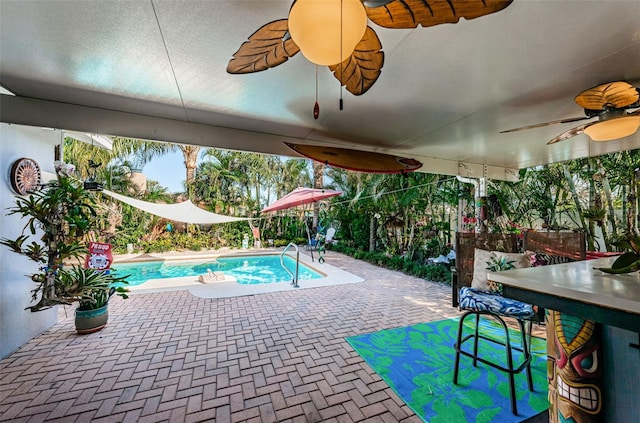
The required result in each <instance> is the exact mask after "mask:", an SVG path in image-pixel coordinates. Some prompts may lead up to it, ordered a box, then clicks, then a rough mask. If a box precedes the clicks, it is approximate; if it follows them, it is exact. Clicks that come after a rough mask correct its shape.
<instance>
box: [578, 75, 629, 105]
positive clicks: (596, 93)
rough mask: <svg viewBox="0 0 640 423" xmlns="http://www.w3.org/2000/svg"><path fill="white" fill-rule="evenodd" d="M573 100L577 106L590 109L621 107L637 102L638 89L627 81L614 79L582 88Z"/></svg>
mask: <svg viewBox="0 0 640 423" xmlns="http://www.w3.org/2000/svg"><path fill="white" fill-rule="evenodd" d="M574 100H575V102H576V104H577V105H578V106H580V107H583V108H585V109H590V110H604V109H605V108H606V107H614V108H616V109H621V108H623V107H627V106H630V105H632V104H634V103H636V102H638V100H640V91H638V89H637V88H636V87H634V86H633V85H631V84H629V83H628V82H624V81H615V82H609V83H607V84H602V85H598V86H597V87H593V88H589V89H588V90H584V91H583V92H581V93H580V94H578V95H577V96H576V98H575V99H574Z"/></svg>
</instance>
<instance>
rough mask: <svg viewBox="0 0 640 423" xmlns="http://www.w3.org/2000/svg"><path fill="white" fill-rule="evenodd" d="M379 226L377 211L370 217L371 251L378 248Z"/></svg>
mask: <svg viewBox="0 0 640 423" xmlns="http://www.w3.org/2000/svg"><path fill="white" fill-rule="evenodd" d="M377 227H378V219H377V218H376V215H375V213H374V214H373V216H371V219H369V251H371V252H373V251H375V250H376V229H377Z"/></svg>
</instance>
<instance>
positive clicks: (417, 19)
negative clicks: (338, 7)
mask: <svg viewBox="0 0 640 423" xmlns="http://www.w3.org/2000/svg"><path fill="white" fill-rule="evenodd" d="M512 1H513V0H434V1H424V0H364V1H363V3H364V6H365V10H366V11H367V16H368V17H369V19H371V21H373V22H375V23H376V24H378V25H380V26H383V27H385V28H415V27H417V26H418V25H422V26H423V27H429V26H434V25H439V24H443V23H457V22H458V21H459V20H460V18H465V19H467V20H469V19H475V18H479V17H480V16H484V15H489V14H491V13H495V12H499V11H500V10H502V9H504V8H506V7H507V6H509V5H510V4H511V2H512Z"/></svg>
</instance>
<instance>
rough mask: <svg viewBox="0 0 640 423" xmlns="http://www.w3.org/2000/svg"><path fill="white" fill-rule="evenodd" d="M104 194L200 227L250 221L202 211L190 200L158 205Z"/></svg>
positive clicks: (144, 209)
mask: <svg viewBox="0 0 640 423" xmlns="http://www.w3.org/2000/svg"><path fill="white" fill-rule="evenodd" d="M102 193H103V194H106V195H108V196H110V197H113V198H115V199H116V200H119V201H122V202H123V203H127V204H129V205H131V206H133V207H135V208H137V209H140V210H142V211H145V212H147V213H151V214H154V215H156V216H160V217H164V218H165V219H168V220H171V221H174V222H182V223H190V224H198V225H213V224H216V223H228V222H238V221H241V220H249V218H246V217H233V216H224V215H221V214H216V213H211V212H208V211H206V210H203V209H201V208H200V207H198V206H196V205H195V204H193V203H192V202H191V201H189V200H187V201H183V202H182V203H176V204H158V203H150V202H148V201H142V200H138V199H135V198H131V197H127V196H125V195H121V194H116V193H115V192H112V191H109V190H106V189H105V190H102Z"/></svg>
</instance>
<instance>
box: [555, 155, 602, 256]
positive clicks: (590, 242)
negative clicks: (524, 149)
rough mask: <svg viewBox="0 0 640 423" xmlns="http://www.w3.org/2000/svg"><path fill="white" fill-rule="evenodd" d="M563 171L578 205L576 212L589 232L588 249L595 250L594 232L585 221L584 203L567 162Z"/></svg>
mask: <svg viewBox="0 0 640 423" xmlns="http://www.w3.org/2000/svg"><path fill="white" fill-rule="evenodd" d="M562 172H563V174H564V178H565V180H566V181H567V185H568V186H569V192H570V193H571V198H572V199H573V203H574V204H575V206H576V213H578V218H579V219H580V224H581V226H582V227H583V228H584V230H585V231H586V232H587V233H586V235H587V249H588V250H590V251H593V249H594V248H595V246H594V244H593V233H591V231H590V228H589V225H588V224H587V223H586V222H585V219H584V211H583V210H582V205H581V204H580V199H579V198H578V193H577V192H576V185H575V183H574V182H573V176H572V175H571V172H569V167H568V166H567V164H566V163H563V164H562Z"/></svg>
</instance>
